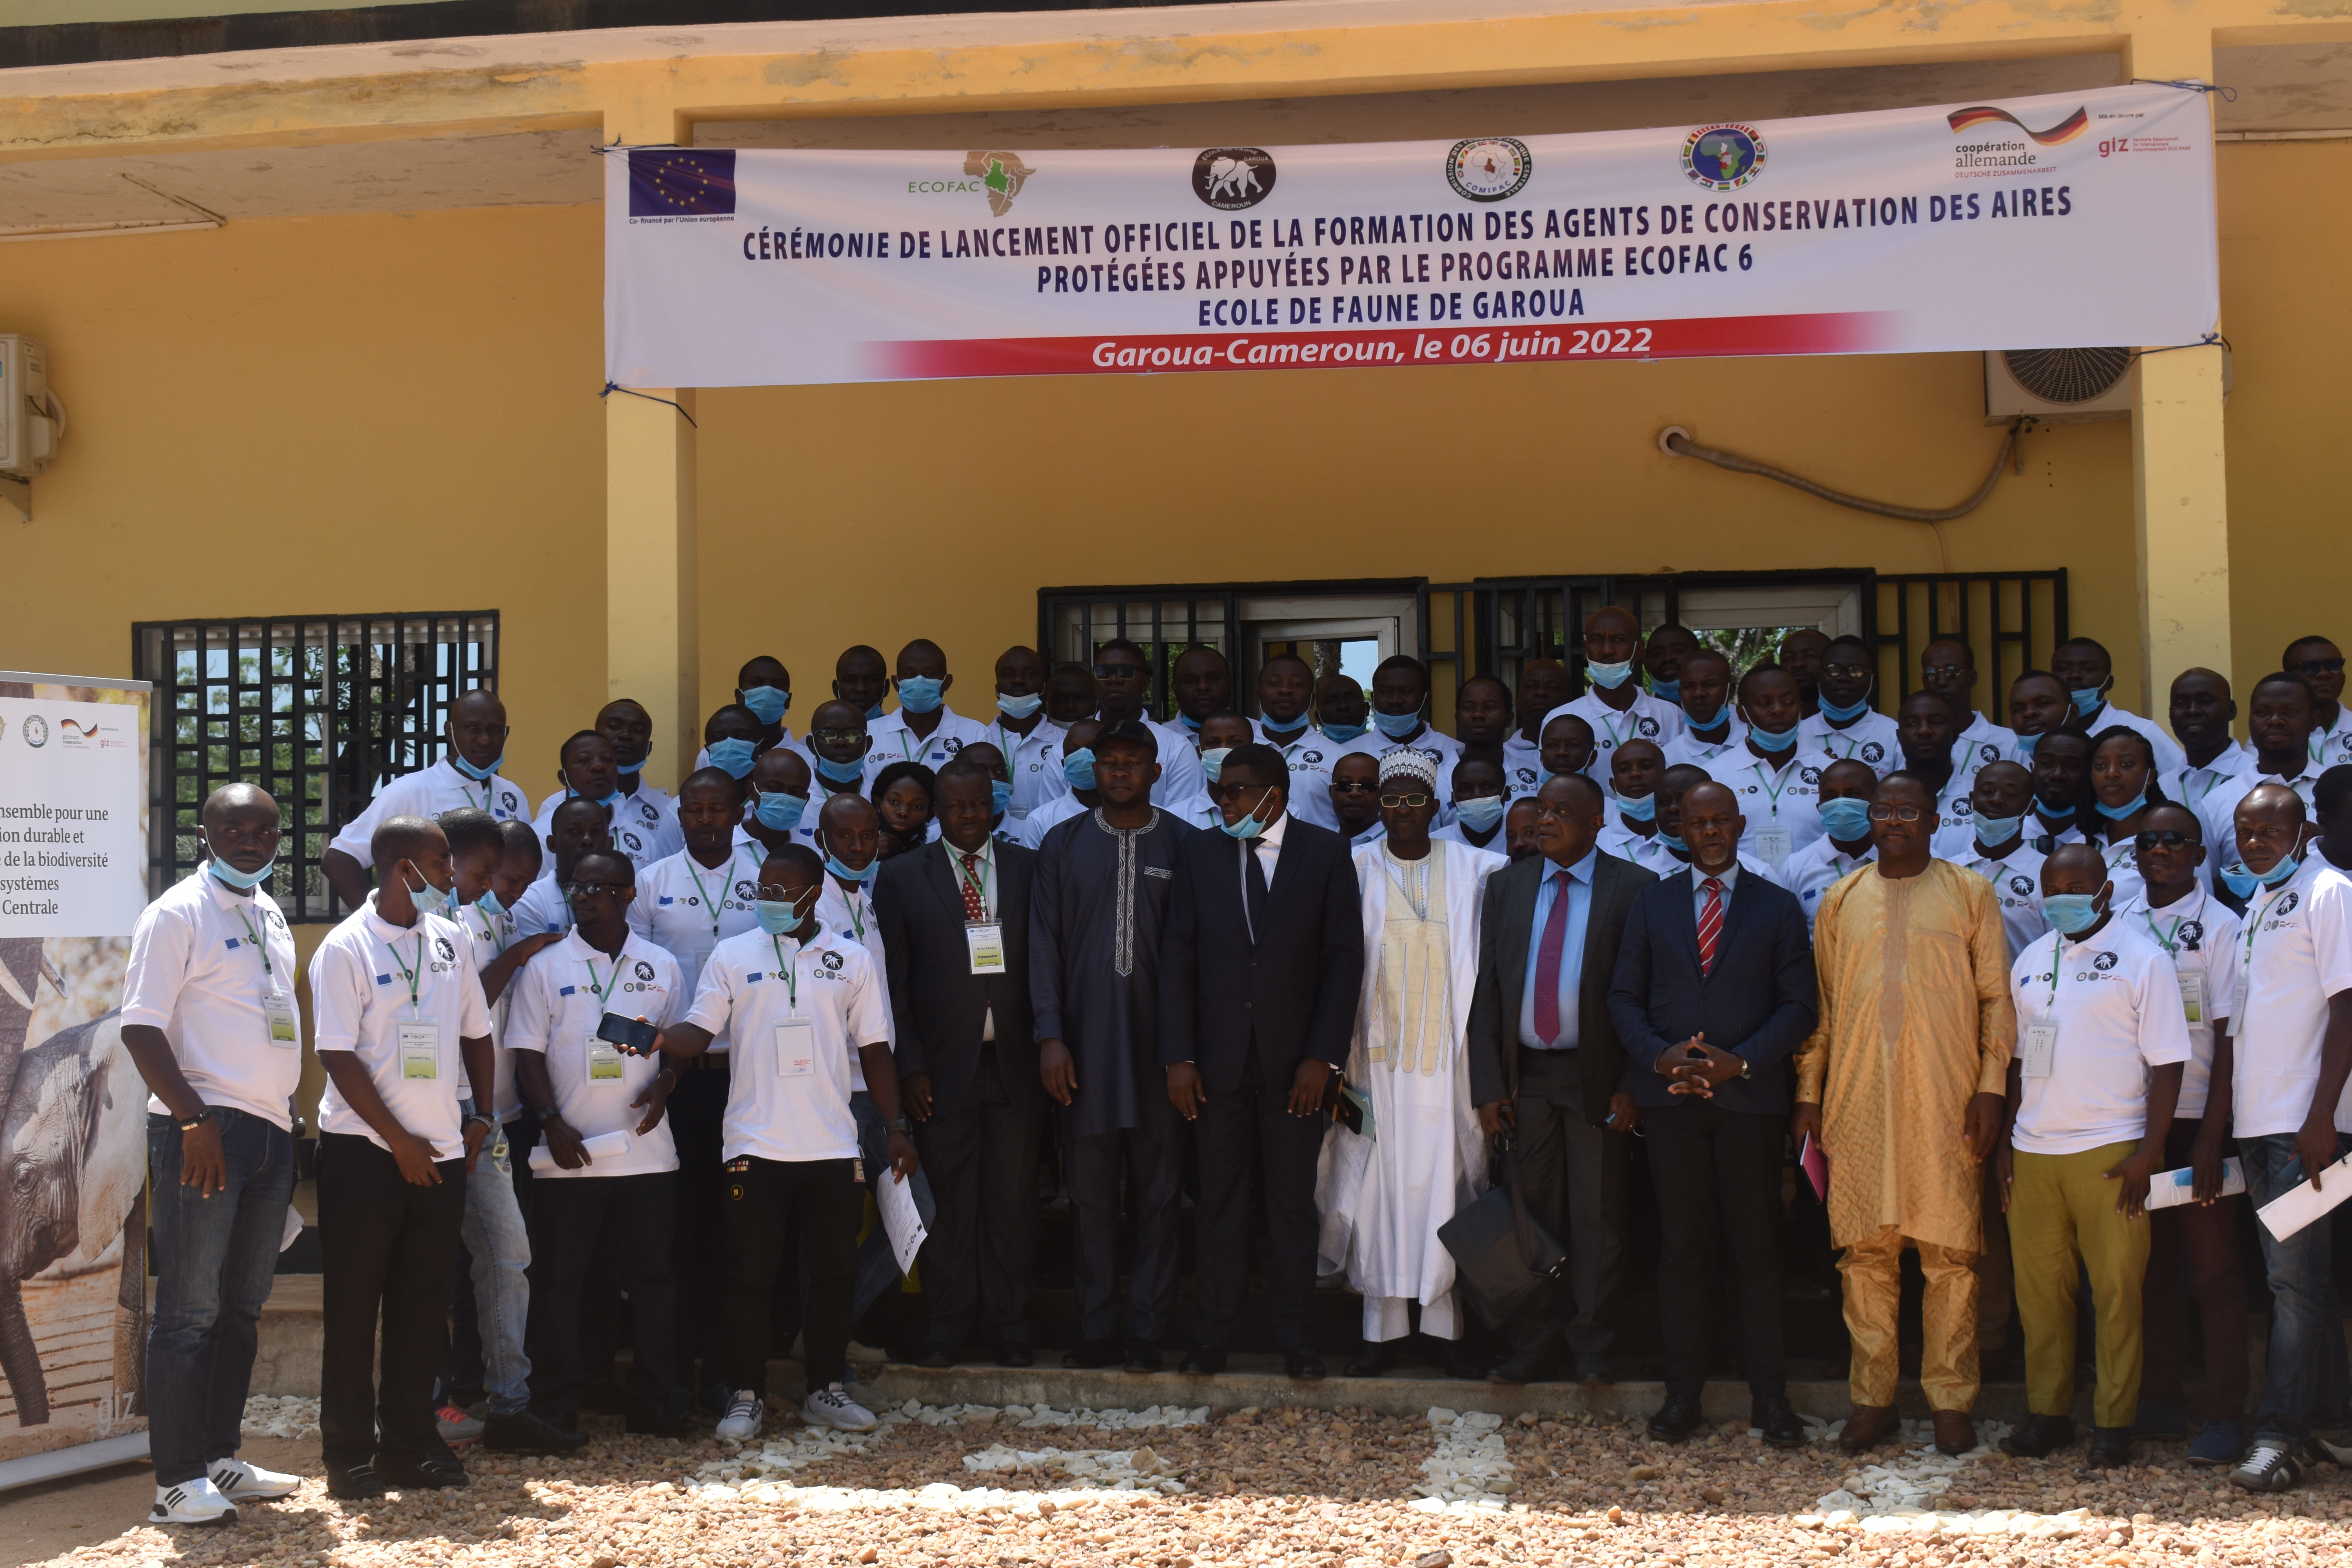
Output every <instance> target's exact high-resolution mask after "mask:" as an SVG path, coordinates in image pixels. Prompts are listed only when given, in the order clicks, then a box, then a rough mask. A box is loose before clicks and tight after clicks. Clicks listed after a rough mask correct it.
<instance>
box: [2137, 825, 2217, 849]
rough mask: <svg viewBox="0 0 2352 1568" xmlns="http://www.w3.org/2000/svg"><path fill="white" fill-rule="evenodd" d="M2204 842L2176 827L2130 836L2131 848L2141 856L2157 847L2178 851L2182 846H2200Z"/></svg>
mask: <svg viewBox="0 0 2352 1568" xmlns="http://www.w3.org/2000/svg"><path fill="white" fill-rule="evenodd" d="M2204 842H2205V841H2204V840H2203V839H2201V838H2198V837H2192V836H2191V835H2189V834H2187V833H2183V832H2182V831H2181V830H2180V829H2179V828H2178V827H2168V828H2166V829H2164V830H2163V831H2162V832H2161V833H2135V834H2133V835H2132V847H2134V848H2136V849H2137V850H2139V851H2140V852H2141V853H2142V854H2146V853H2147V851H2148V850H2150V849H2154V848H2158V847H2163V848H2166V849H2178V848H2179V847H2181V846H2182V845H2184V844H2202V843H2204Z"/></svg>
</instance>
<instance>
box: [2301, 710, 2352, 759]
mask: <svg viewBox="0 0 2352 1568" xmlns="http://www.w3.org/2000/svg"><path fill="white" fill-rule="evenodd" d="M2311 760H2312V761H2313V762H2314V763H2316V764H2318V767H2319V769H2320V771H2321V772H2323V773H2325V772H2326V770H2328V769H2329V768H2332V767H2336V766H2339V765H2341V764H2342V763H2352V704H2347V703H2345V702H2342V701H2338V702H2337V703H2336V721H2335V722H2334V723H2332V724H2330V725H2328V726H2327V728H2326V730H2320V729H2317V728H2314V729H2313V730H2312V731H2311Z"/></svg>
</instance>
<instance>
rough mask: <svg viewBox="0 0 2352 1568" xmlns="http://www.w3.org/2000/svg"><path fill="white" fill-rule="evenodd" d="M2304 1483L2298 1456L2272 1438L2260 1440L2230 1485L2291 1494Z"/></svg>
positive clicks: (2232, 1472) (2231, 1473)
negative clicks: (2298, 1485) (2297, 1460)
mask: <svg viewBox="0 0 2352 1568" xmlns="http://www.w3.org/2000/svg"><path fill="white" fill-rule="evenodd" d="M2302 1479H2303V1470H2302V1468H2300V1467H2299V1466H2297V1465H2296V1464H2295V1462H2294V1455H2292V1454H2290V1453H2288V1452H2287V1450H2286V1449H2285V1447H2284V1446H2282V1445H2280V1444H2278V1443H2275V1442H2273V1441H2271V1440H2270V1439H2268V1438H2263V1439H2259V1440H2257V1441H2256V1442H2255V1444H2254V1446H2253V1448H2252V1451H2251V1452H2249V1453H2248V1454H2247V1455H2246V1458H2245V1462H2244V1463H2242V1464H2241V1465H2240V1466H2239V1467H2238V1468H2236V1469H2234V1470H2231V1472H2230V1484H2231V1486H2234V1487H2242V1488H2244V1489H2246V1490H2247V1491H2250V1492H2283V1491H2291V1490H2293V1489H2294V1486H2295V1485H2296V1483H2297V1482H2299V1481H2301V1480H2302Z"/></svg>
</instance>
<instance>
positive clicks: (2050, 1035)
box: [2018, 934, 2066, 1078]
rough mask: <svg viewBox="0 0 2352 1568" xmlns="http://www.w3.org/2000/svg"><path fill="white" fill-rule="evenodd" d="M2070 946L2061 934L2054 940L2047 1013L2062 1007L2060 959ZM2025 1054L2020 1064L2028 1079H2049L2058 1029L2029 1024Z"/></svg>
mask: <svg viewBox="0 0 2352 1568" xmlns="http://www.w3.org/2000/svg"><path fill="white" fill-rule="evenodd" d="M2065 945H2066V938H2065V937H2064V935H2063V934H2061V935H2058V936H2054V937H2053V938H2051V939H2050V999H2049V1001H2047V1002H2046V1003H2044V1004H2043V1005H2042V1011H2043V1012H2045V1013H2048V1012H2052V1011H2054V1010H2055V1009H2056V1007H2057V1005H2058V972H2059V970H2060V969H2061V968H2063V966H2064V964H2063V959H2062V957H2061V956H2060V955H2061V953H2062V952H2063V949H2064V947H2065ZM2022 1045H2023V1054H2022V1056H2021V1059H2020V1061H2019V1064H2018V1071H2019V1073H2020V1074H2021V1076H2023V1077H2026V1078H2048V1077H2049V1076H2050V1072H2051V1069H2052V1068H2053V1067H2055V1066H2056V1065H2057V1060H2058V1026H2057V1024H2056V1023H2055V1022H2054V1021H2053V1022H2044V1023H2040V1024H2028V1025H2027V1026H2025V1038H2024V1040H2023V1042H2022Z"/></svg>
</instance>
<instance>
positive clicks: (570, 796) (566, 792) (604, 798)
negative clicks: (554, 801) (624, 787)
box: [563, 784, 621, 806]
mask: <svg viewBox="0 0 2352 1568" xmlns="http://www.w3.org/2000/svg"><path fill="white" fill-rule="evenodd" d="M563 798H564V799H566V800H578V799H579V798H580V792H579V791H578V790H576V789H573V788H572V786H571V785H570V784H565V785H564V786H563ZM620 798H621V792H620V791H619V790H614V792H613V793H612V794H610V795H598V796H597V797H596V804H597V805H605V806H609V805H612V804H613V803H614V801H616V800H618V799H620Z"/></svg>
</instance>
